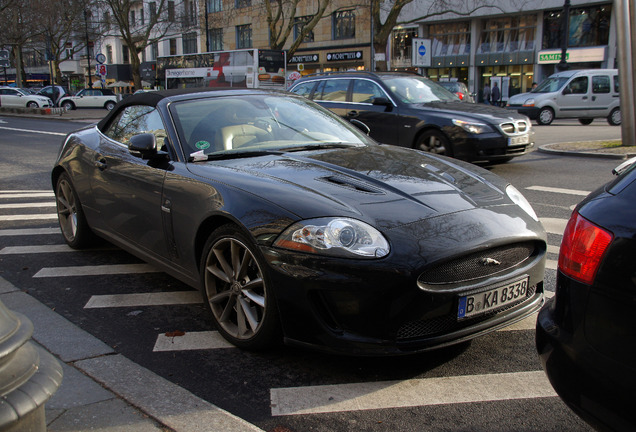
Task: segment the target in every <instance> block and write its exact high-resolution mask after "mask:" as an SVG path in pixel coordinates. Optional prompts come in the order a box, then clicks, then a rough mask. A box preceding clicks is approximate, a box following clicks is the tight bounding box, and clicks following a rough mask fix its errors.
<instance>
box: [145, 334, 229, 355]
mask: <svg viewBox="0 0 636 432" xmlns="http://www.w3.org/2000/svg"><path fill="white" fill-rule="evenodd" d="M219 348H236V347H235V346H234V345H232V344H231V343H229V342H228V341H226V340H225V339H223V336H221V335H220V334H219V332H217V331H200V332H187V333H186V334H184V335H183V336H166V335H165V334H160V335H158V336H157V341H156V342H155V347H154V348H153V351H154V352H163V351H192V350H209V349H219Z"/></svg>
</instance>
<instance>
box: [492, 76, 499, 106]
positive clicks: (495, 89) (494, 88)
mask: <svg viewBox="0 0 636 432" xmlns="http://www.w3.org/2000/svg"><path fill="white" fill-rule="evenodd" d="M490 97H491V99H492V104H493V105H497V106H498V105H499V98H500V97H501V92H500V91H499V86H498V85H497V81H495V83H494V84H493V86H492V92H491V93H490Z"/></svg>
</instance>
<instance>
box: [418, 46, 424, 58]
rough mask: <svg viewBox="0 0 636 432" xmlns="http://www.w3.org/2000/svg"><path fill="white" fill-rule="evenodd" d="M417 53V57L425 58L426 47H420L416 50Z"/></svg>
mask: <svg viewBox="0 0 636 432" xmlns="http://www.w3.org/2000/svg"><path fill="white" fill-rule="evenodd" d="M417 52H418V54H419V55H421V56H425V55H426V47H425V46H424V45H420V47H419V48H418V49H417Z"/></svg>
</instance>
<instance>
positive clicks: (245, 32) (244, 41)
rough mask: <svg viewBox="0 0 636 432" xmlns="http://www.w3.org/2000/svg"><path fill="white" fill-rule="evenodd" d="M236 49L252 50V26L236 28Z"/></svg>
mask: <svg viewBox="0 0 636 432" xmlns="http://www.w3.org/2000/svg"><path fill="white" fill-rule="evenodd" d="M236 48H237V49H241V48H252V25H251V24H245V25H240V26H236Z"/></svg>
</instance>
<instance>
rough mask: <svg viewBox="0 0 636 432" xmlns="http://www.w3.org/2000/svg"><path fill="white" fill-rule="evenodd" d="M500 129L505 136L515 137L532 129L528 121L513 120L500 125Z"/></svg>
mask: <svg viewBox="0 0 636 432" xmlns="http://www.w3.org/2000/svg"><path fill="white" fill-rule="evenodd" d="M499 129H500V130H501V132H503V133H504V134H505V135H509V136H514V135H521V134H524V133H526V132H527V131H528V130H529V129H530V125H529V124H528V122H527V121H526V120H511V121H507V122H505V123H500V124H499Z"/></svg>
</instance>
